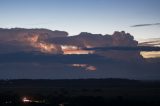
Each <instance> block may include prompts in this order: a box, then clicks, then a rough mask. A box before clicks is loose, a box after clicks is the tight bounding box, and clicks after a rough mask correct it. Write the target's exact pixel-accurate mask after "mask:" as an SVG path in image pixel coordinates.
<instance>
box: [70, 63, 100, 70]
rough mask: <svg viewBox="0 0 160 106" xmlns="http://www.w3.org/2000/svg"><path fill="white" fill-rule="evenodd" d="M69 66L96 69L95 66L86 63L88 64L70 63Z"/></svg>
mask: <svg viewBox="0 0 160 106" xmlns="http://www.w3.org/2000/svg"><path fill="white" fill-rule="evenodd" d="M71 66H73V67H77V68H84V69H85V70H86V71H96V70H97V68H96V67H95V66H92V65H88V64H71Z"/></svg>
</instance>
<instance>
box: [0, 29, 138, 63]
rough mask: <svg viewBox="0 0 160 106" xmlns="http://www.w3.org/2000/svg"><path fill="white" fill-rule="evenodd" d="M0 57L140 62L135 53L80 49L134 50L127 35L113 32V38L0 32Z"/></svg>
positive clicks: (45, 31)
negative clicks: (93, 56)
mask: <svg viewBox="0 0 160 106" xmlns="http://www.w3.org/2000/svg"><path fill="white" fill-rule="evenodd" d="M0 44H1V46H0V53H7V52H8V53H10V52H33V51H37V52H39V53H47V54H93V53H94V54H98V55H102V56H105V57H107V58H113V59H125V60H126V59H127V60H129V59H132V60H133V59H140V58H141V56H140V53H139V51H118V50H111V51H107V52H106V51H93V50H92V51H91V50H90V51H89V50H82V48H95V47H136V46H137V45H138V42H137V41H135V40H134V37H133V36H132V35H130V34H129V33H125V32H124V31H122V32H117V31H116V32H114V33H113V35H102V34H91V33H88V32H81V33H80V34H79V35H75V36H68V33H67V32H65V31H57V30H56V31H51V30H48V29H22V28H13V29H0Z"/></svg>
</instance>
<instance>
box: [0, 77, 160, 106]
mask: <svg viewBox="0 0 160 106" xmlns="http://www.w3.org/2000/svg"><path fill="white" fill-rule="evenodd" d="M0 104H1V105H2V106H24V105H25V106H91V105H92V106H101V105H103V106H117V105H119V106H121V105H122V106H124V105H126V106H128V105H129V106H135V105H136V106H137V105H138V106H140V105H145V106H159V105H160V82H159V81H138V80H127V79H77V80H1V81H0Z"/></svg>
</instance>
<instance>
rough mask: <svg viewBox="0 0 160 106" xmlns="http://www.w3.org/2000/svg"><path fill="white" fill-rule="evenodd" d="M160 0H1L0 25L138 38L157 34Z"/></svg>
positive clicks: (159, 29) (3, 26)
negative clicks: (118, 34) (141, 25)
mask: <svg viewBox="0 0 160 106" xmlns="http://www.w3.org/2000/svg"><path fill="white" fill-rule="evenodd" d="M159 10H160V0H0V13H1V14H0V27H2V28H12V27H24V28H48V29H52V30H65V31H67V32H69V34H70V35H76V34H79V33H80V32H91V33H102V34H112V33H113V32H114V31H121V30H125V31H126V32H129V33H131V34H132V35H134V36H135V38H136V39H139V38H155V37H156V38H157V37H160V25H151V26H144V27H130V26H132V25H137V24H154V23H160V12H159Z"/></svg>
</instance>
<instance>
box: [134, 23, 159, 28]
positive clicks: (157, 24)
mask: <svg viewBox="0 0 160 106" xmlns="http://www.w3.org/2000/svg"><path fill="white" fill-rule="evenodd" d="M159 25H160V23H153V24H137V25H133V26H131V27H145V26H159Z"/></svg>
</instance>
